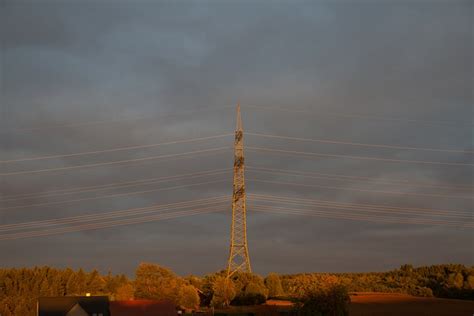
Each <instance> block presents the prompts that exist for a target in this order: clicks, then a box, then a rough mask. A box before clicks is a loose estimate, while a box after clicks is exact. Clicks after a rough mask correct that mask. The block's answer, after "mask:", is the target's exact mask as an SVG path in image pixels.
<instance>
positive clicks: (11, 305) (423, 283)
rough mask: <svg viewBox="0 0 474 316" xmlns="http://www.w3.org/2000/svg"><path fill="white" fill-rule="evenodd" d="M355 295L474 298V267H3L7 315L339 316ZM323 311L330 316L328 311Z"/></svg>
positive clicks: (0, 301) (1, 302) (1, 304)
mask: <svg viewBox="0 0 474 316" xmlns="http://www.w3.org/2000/svg"><path fill="white" fill-rule="evenodd" d="M348 292H398V293H407V294H411V295H415V296H435V297H444V298H457V299H470V300H474V267H466V266H464V265H456V264H447V265H433V266H424V267H417V268H415V267H413V266H411V265H403V266H401V267H400V268H399V269H396V270H392V271H388V272H372V273H304V274H291V275H278V274H275V273H270V274H269V275H267V276H266V277H265V278H264V277H262V276H259V275H257V274H249V273H235V274H234V275H232V277H231V278H230V279H228V278H226V273H225V271H219V272H216V273H212V274H208V275H205V276H202V277H200V276H193V275H190V276H186V277H181V276H178V275H176V274H175V273H174V272H173V271H171V270H170V269H168V268H165V267H162V266H159V265H156V264H152V263H141V264H140V265H139V266H138V267H137V269H136V271H135V278H134V279H133V280H132V279H130V278H128V277H127V276H125V275H113V274H111V273H108V274H106V275H102V274H100V273H99V272H98V271H97V270H93V271H90V272H86V271H84V270H82V269H79V270H72V269H69V268H67V269H55V268H50V267H35V268H20V269H0V314H1V315H2V316H17V315H21V316H33V315H35V310H36V301H37V298H38V297H41V296H70V295H85V294H86V293H90V294H91V295H107V296H109V298H110V299H111V300H128V299H167V300H171V301H172V302H174V303H175V304H176V305H178V306H182V307H185V308H189V309H196V308H198V307H199V306H213V307H216V308H224V307H226V306H229V305H257V304H261V303H264V302H265V301H266V300H267V299H268V298H276V299H290V300H293V301H294V302H295V303H296V307H297V308H299V309H300V310H299V314H300V315H305V313H307V314H308V315H311V314H313V315H315V312H314V309H318V311H324V310H326V311H327V310H331V311H333V312H334V310H338V311H339V312H337V313H336V312H334V315H346V312H347V308H346V307H347V304H348V303H349V296H348V294H347V293H348ZM305 310H307V311H306V312H305ZM308 310H309V311H308ZM320 313H321V315H324V312H320Z"/></svg>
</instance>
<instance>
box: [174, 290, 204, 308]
mask: <svg viewBox="0 0 474 316" xmlns="http://www.w3.org/2000/svg"><path fill="white" fill-rule="evenodd" d="M178 297H179V305H180V306H184V307H186V308H191V309H197V308H198V307H199V294H198V291H197V290H196V288H195V287H194V286H192V285H184V286H181V287H180V288H179V293H178Z"/></svg>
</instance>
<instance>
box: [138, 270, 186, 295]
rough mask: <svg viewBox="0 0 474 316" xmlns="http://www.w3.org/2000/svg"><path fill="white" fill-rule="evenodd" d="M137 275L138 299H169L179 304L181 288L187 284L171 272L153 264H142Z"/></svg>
mask: <svg viewBox="0 0 474 316" xmlns="http://www.w3.org/2000/svg"><path fill="white" fill-rule="evenodd" d="M135 274H136V279H135V297H136V298H139V299H167V300H170V301H172V302H173V303H175V304H179V293H178V292H179V288H180V287H181V286H183V285H184V284H185V283H184V281H183V280H182V279H180V278H178V277H177V276H176V275H175V274H174V273H173V272H172V271H171V270H169V269H167V268H164V267H160V266H159V265H156V264H152V263H141V264H140V265H139V266H138V268H137V270H136V272H135Z"/></svg>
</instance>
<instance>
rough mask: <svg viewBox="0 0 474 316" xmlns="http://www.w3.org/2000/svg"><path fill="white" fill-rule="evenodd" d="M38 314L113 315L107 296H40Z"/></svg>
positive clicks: (60, 315) (53, 315) (48, 315)
mask: <svg viewBox="0 0 474 316" xmlns="http://www.w3.org/2000/svg"><path fill="white" fill-rule="evenodd" d="M38 316H111V315H110V312H109V298H108V297H107V296H64V297H40V298H39V299H38Z"/></svg>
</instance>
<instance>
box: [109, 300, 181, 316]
mask: <svg viewBox="0 0 474 316" xmlns="http://www.w3.org/2000/svg"><path fill="white" fill-rule="evenodd" d="M110 314H111V316H176V315H177V312H176V305H174V304H173V303H172V302H170V301H165V300H162V301H152V300H136V301H111V302H110Z"/></svg>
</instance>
